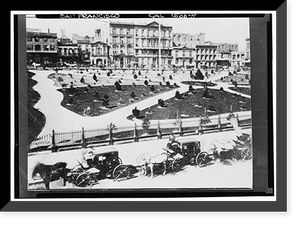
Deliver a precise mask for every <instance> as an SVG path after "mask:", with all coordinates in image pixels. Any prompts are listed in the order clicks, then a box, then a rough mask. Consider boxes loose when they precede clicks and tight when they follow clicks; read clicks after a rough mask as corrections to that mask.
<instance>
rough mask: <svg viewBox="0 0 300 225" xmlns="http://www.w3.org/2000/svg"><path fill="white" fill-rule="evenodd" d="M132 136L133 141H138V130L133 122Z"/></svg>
mask: <svg viewBox="0 0 300 225" xmlns="http://www.w3.org/2000/svg"><path fill="white" fill-rule="evenodd" d="M133 137H134V141H135V142H138V141H139V135H138V131H137V128H136V123H134V129H133Z"/></svg>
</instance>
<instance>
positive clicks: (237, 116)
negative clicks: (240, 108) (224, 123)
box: [236, 113, 240, 127]
mask: <svg viewBox="0 0 300 225" xmlns="http://www.w3.org/2000/svg"><path fill="white" fill-rule="evenodd" d="M236 120H237V125H238V127H239V126H240V119H239V114H238V113H236Z"/></svg>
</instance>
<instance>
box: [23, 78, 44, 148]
mask: <svg viewBox="0 0 300 225" xmlns="http://www.w3.org/2000/svg"><path fill="white" fill-rule="evenodd" d="M34 75H35V74H34V73H32V72H27V77H28V79H27V83H28V92H27V93H28V103H27V105H28V143H31V142H32V141H34V140H35V139H36V138H37V136H38V135H39V134H40V132H41V131H42V129H43V128H44V126H45V123H46V117H45V115H44V114H43V113H41V112H40V111H39V110H37V109H35V108H34V107H33V106H34V105H35V104H36V103H37V102H38V101H39V99H40V97H41V96H40V94H39V93H38V92H36V91H35V90H33V88H32V87H33V86H34V85H36V83H37V82H36V81H35V80H33V79H32V76H34Z"/></svg>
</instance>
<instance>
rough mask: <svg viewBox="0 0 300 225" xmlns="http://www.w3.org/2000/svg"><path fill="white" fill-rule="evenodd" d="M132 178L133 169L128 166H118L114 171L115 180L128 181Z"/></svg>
mask: <svg viewBox="0 0 300 225" xmlns="http://www.w3.org/2000/svg"><path fill="white" fill-rule="evenodd" d="M130 176H131V169H130V168H129V167H128V166H126V165H122V164H120V165H118V166H116V168H114V170H113V178H114V180H120V179H126V178H129V177H130Z"/></svg>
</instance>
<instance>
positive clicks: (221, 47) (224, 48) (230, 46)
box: [212, 43, 239, 53]
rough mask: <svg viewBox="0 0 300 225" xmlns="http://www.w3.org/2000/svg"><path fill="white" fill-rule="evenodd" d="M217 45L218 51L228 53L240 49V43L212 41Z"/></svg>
mask: <svg viewBox="0 0 300 225" xmlns="http://www.w3.org/2000/svg"><path fill="white" fill-rule="evenodd" d="M212 44H213V45H217V52H220V53H228V52H237V51H238V50H239V46H238V44H235V43H212Z"/></svg>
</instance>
